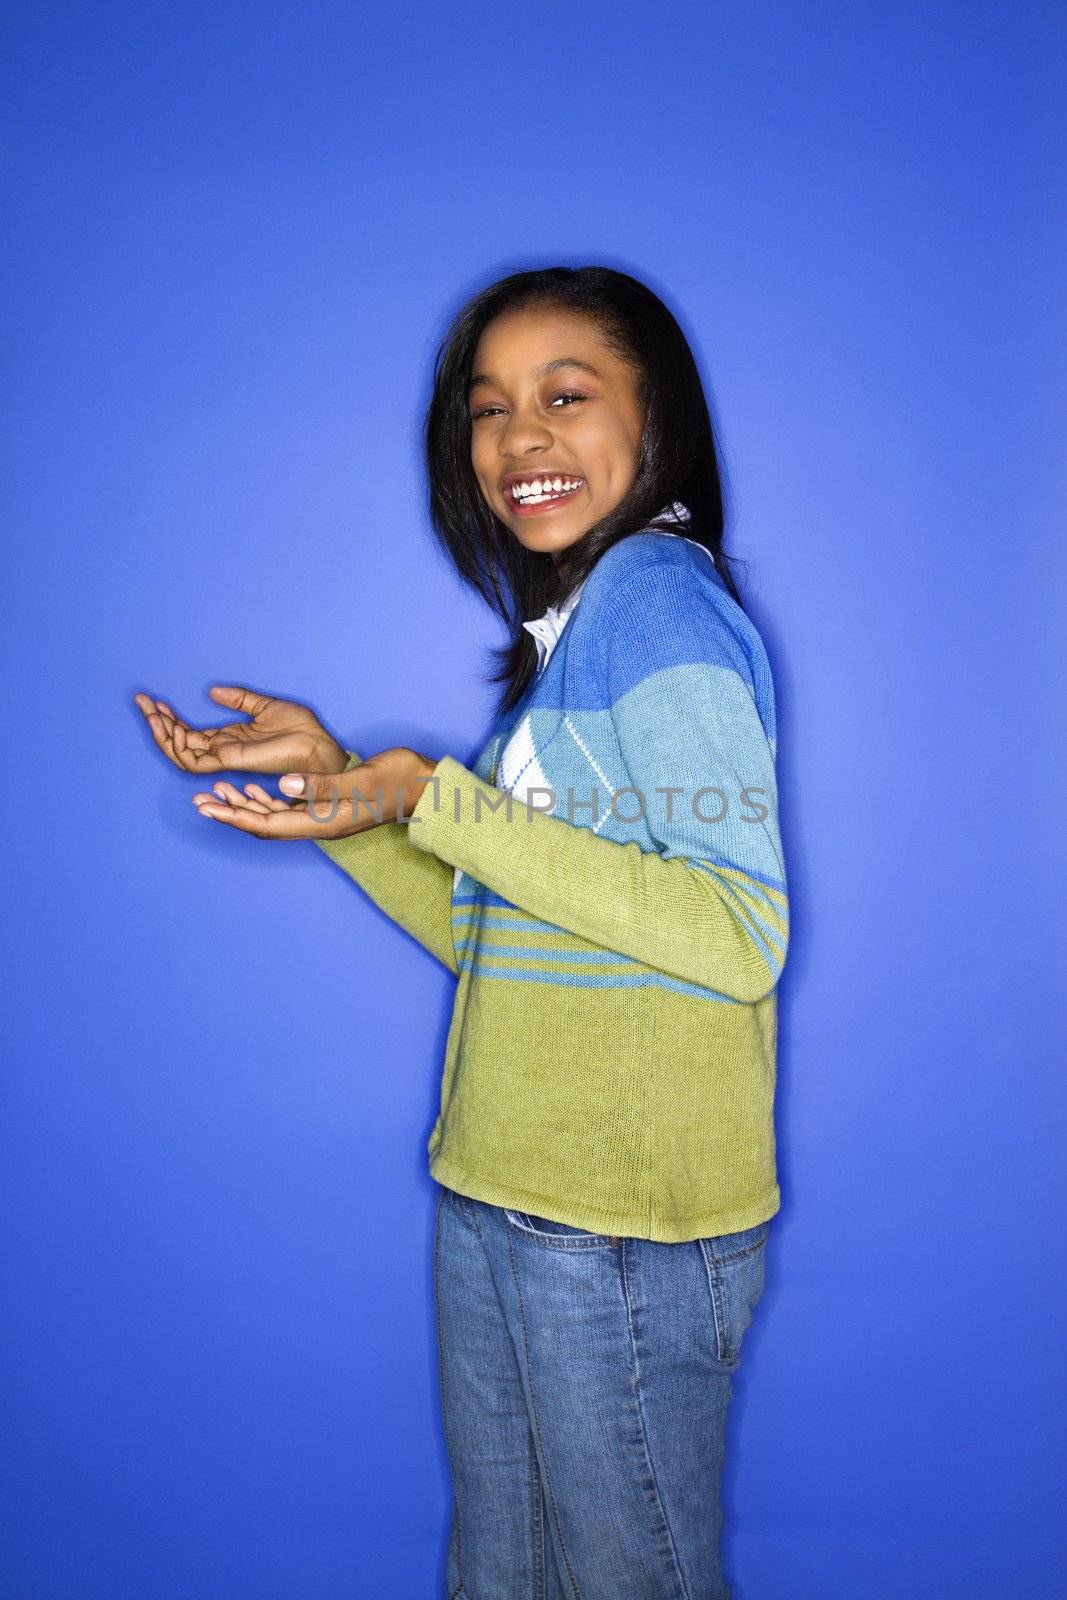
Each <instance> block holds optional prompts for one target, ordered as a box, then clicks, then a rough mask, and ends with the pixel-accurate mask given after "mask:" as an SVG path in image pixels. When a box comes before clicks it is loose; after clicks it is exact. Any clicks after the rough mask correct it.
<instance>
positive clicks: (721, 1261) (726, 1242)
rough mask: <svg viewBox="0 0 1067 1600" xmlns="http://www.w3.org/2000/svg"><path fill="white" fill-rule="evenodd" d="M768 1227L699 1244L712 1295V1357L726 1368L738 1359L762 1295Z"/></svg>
mask: <svg viewBox="0 0 1067 1600" xmlns="http://www.w3.org/2000/svg"><path fill="white" fill-rule="evenodd" d="M768 1226H769V1224H768V1223H767V1222H757V1223H756V1225H755V1226H754V1227H752V1228H743V1229H742V1230H741V1231H740V1232H739V1233H723V1234H719V1235H717V1236H715V1237H710V1238H706V1239H701V1240H699V1241H698V1242H699V1244H700V1249H701V1252H702V1254H703V1257H704V1266H705V1268H706V1270H707V1275H708V1287H709V1289H710V1291H711V1309H712V1315H713V1317H714V1319H715V1354H716V1357H717V1358H718V1360H719V1361H720V1362H722V1364H723V1365H724V1366H727V1367H736V1366H737V1364H738V1362H739V1361H740V1359H741V1343H742V1340H743V1339H744V1337H745V1332H746V1330H747V1329H748V1325H749V1323H750V1322H751V1321H752V1313H753V1311H754V1310H755V1309H756V1305H757V1304H758V1302H759V1299H760V1296H761V1295H762V1293H763V1288H764V1281H765V1273H766V1255H767V1252H766V1244H767V1232H768Z"/></svg>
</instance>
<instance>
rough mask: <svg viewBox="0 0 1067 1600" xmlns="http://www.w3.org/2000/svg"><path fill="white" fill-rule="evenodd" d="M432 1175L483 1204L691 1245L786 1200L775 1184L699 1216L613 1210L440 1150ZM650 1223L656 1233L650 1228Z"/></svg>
mask: <svg viewBox="0 0 1067 1600" xmlns="http://www.w3.org/2000/svg"><path fill="white" fill-rule="evenodd" d="M430 1176H431V1177H432V1178H433V1179H434V1180H435V1181H436V1182H437V1183H440V1184H442V1185H443V1186H444V1187H445V1188H446V1189H455V1190H456V1191H457V1193H459V1194H462V1195H465V1196H466V1197H467V1198H468V1199H469V1200H480V1201H481V1202H482V1203H483V1205H489V1206H498V1207H500V1208H501V1209H504V1210H508V1211H525V1212H530V1213H532V1214H533V1215H534V1216H538V1217H546V1218H547V1219H548V1220H549V1221H552V1222H565V1223H567V1224H568V1226H570V1227H572V1228H583V1229H585V1230H587V1231H588V1232H590V1233H602V1234H605V1235H607V1236H608V1237H610V1238H621V1237H625V1238H633V1239H648V1240H651V1241H652V1242H653V1243H656V1244H687V1243H689V1242H690V1241H691V1240H693V1239H710V1238H718V1237H720V1236H721V1235H723V1234H726V1233H741V1232H742V1231H743V1230H744V1229H746V1228H754V1227H755V1226H756V1225H757V1223H760V1222H767V1221H769V1220H770V1218H771V1217H773V1216H774V1215H775V1214H776V1213H777V1212H778V1211H779V1210H780V1208H781V1204H782V1197H781V1190H780V1188H779V1186H778V1184H777V1183H775V1184H774V1185H773V1186H772V1187H771V1188H770V1189H768V1190H765V1191H764V1193H763V1194H761V1195H759V1196H757V1197H756V1198H755V1199H752V1200H746V1201H743V1202H739V1203H738V1204H736V1205H731V1206H726V1207H723V1208H721V1209H719V1210H718V1211H708V1212H698V1213H697V1214H696V1215H695V1216H694V1215H688V1214H687V1215H685V1216H679V1215H677V1214H676V1213H671V1212H667V1213H665V1212H663V1211H660V1210H658V1209H657V1208H656V1206H655V1205H652V1206H651V1207H648V1206H646V1207H644V1208H643V1210H642V1211H641V1212H640V1213H639V1212H638V1211H636V1210H612V1209H610V1208H608V1207H605V1206H597V1205H586V1204H584V1203H582V1202H578V1203H571V1202H569V1201H564V1200H556V1199H555V1198H553V1197H551V1196H549V1195H543V1194H538V1193H536V1192H535V1191H534V1190H532V1189H523V1188H521V1187H519V1186H518V1185H516V1184H512V1183H499V1182H497V1181H496V1180H494V1179H492V1178H487V1177H485V1176H483V1175H481V1174H479V1173H474V1172H471V1171H470V1170H469V1169H468V1168H465V1167H462V1166H459V1165H458V1164H457V1163H455V1162H452V1161H449V1160H448V1159H447V1157H445V1156H443V1155H441V1154H437V1155H435V1156H433V1157H431V1160H430ZM649 1227H651V1229H652V1231H651V1233H649V1232H648V1231H647V1229H648V1228H649Z"/></svg>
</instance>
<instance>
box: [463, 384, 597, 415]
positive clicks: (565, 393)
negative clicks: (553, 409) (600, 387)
mask: <svg viewBox="0 0 1067 1600" xmlns="http://www.w3.org/2000/svg"><path fill="white" fill-rule="evenodd" d="M588 398H589V396H588V395H585V394H581V393H580V392H579V391H578V390H577V389H561V390H559V392H558V393H556V394H554V395H553V396H552V404H553V405H555V403H556V401H557V400H571V401H574V400H588ZM503 409H504V408H503V406H484V407H483V408H482V410H481V411H472V412H471V421H472V422H477V421H478V419H479V417H491V416H493V414H494V413H495V412H497V411H502V410H503ZM568 409H569V407H568Z"/></svg>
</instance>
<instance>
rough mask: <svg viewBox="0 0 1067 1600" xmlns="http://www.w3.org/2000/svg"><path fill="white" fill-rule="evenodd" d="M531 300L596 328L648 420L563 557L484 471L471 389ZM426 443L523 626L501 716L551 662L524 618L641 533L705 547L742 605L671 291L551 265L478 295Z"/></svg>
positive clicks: (699, 388) (459, 319)
mask: <svg viewBox="0 0 1067 1600" xmlns="http://www.w3.org/2000/svg"><path fill="white" fill-rule="evenodd" d="M529 306H537V307H542V306H558V307H561V308H562V309H565V310H569V311H578V312H581V313H583V314H584V315H585V316H587V317H589V318H590V319H591V320H592V321H593V322H595V324H596V326H597V331H598V332H599V334H600V336H601V338H602V339H603V340H604V341H605V343H606V344H607V345H608V346H609V348H610V349H611V350H612V351H613V352H614V353H615V354H616V355H617V356H619V358H620V359H621V360H623V361H626V362H627V363H628V364H629V365H630V366H631V368H632V369H633V371H634V373H635V376H636V382H637V395H638V400H639V402H640V404H641V406H642V409H643V411H644V417H645V422H644V432H643V434H642V439H641V449H640V453H639V458H638V463H637V472H636V475H635V478H634V482H633V484H632V486H631V488H630V491H629V493H628V494H627V495H626V496H625V497H624V498H623V499H622V500H621V501H620V502H619V504H618V505H617V506H615V507H614V509H613V510H612V511H610V512H609V513H608V514H607V516H604V517H601V518H600V520H599V521H598V522H595V523H594V524H593V526H592V527H591V528H588V529H587V530H586V532H585V533H584V534H583V535H582V537H581V538H580V539H578V540H577V541H576V542H575V543H574V544H573V545H570V546H568V547H567V549H565V550H563V551H557V552H555V559H553V556H552V555H551V554H549V553H548V552H543V551H535V550H528V549H527V548H526V547H525V545H523V544H521V543H520V541H519V540H518V539H517V538H516V537H515V535H514V534H513V533H512V531H511V529H510V528H508V527H507V526H506V525H505V524H504V523H503V522H502V521H501V520H500V518H499V517H498V516H497V515H496V514H495V512H494V511H493V510H492V508H491V507H490V506H489V505H488V504H487V503H486V501H485V500H484V498H483V497H482V493H481V490H480V488H479V487H478V480H477V478H476V476H475V473H474V468H473V465H472V464H471V419H470V411H469V395H468V384H469V381H470V377H471V370H472V363H473V360H474V352H475V349H476V347H477V344H478V340H479V338H480V337H481V334H482V331H483V329H485V328H486V327H487V326H488V324H489V323H490V322H491V321H492V320H493V318H494V317H496V316H499V315H500V314H501V312H504V311H511V310H513V309H516V308H518V307H529ZM423 444H424V449H425V456H426V465H427V477H428V487H429V512H430V521H431V523H432V525H433V528H434V531H435V534H436V536H437V538H438V539H439V541H440V542H441V544H442V545H443V546H444V548H445V550H446V551H447V553H448V555H449V556H450V557H451V559H452V562H453V564H454V565H455V567H456V569H457V571H458V572H459V574H460V577H461V578H462V579H463V581H464V582H465V583H467V584H468V585H470V587H472V588H473V589H475V590H476V591H477V593H478V594H480V595H481V596H482V598H483V599H484V600H485V601H486V602H487V604H488V605H489V606H490V607H491V608H492V609H493V610H494V611H495V612H496V613H497V614H498V615H499V616H500V617H502V618H503V620H504V621H505V623H507V625H508V627H509V629H510V630H511V634H512V638H511V642H510V643H509V644H507V645H504V646H503V647H502V648H498V649H494V650H493V651H492V654H493V655H494V656H496V657H498V658H499V659H498V663H497V666H496V668H495V670H493V671H491V672H490V673H488V674H487V680H486V681H488V682H490V683H498V684H500V683H502V684H504V685H505V689H504V692H503V694H502V695H501V697H500V702H499V706H498V710H499V711H501V712H503V711H506V710H508V709H510V708H511V707H513V706H514V705H516V704H517V702H518V701H519V700H520V699H521V697H522V695H523V693H524V691H525V689H526V687H527V685H528V684H529V682H530V680H531V678H532V677H533V675H534V672H535V669H536V666H537V647H536V644H535V642H534V639H533V637H532V635H531V634H530V633H529V631H528V630H527V629H526V628H524V627H523V626H522V623H523V622H524V621H525V620H527V619H530V618H533V617H539V616H541V615H542V613H543V612H544V610H545V608H546V607H547V606H550V605H551V606H559V605H560V604H561V603H562V601H563V600H564V599H565V598H566V596H567V595H569V594H570V592H571V591H572V589H573V588H574V587H575V586H576V585H577V584H579V583H580V582H581V581H582V579H583V578H585V577H587V576H588V574H589V572H590V571H591V570H592V568H593V566H594V565H595V563H596V562H597V560H598V559H599V558H600V556H602V555H603V554H604V551H605V550H607V549H608V548H609V547H610V546H611V545H613V544H616V543H617V542H618V541H619V540H620V539H624V538H626V537H627V536H628V535H629V534H633V533H640V532H641V531H642V530H643V529H646V528H654V527H656V528H665V529H666V530H667V531H668V532H673V533H676V534H677V533H684V534H685V536H686V537H687V538H691V539H695V540H697V542H698V543H700V544H702V545H704V546H705V547H706V549H707V550H709V551H710V553H711V555H712V556H713V557H714V560H715V565H716V567H717V568H718V570H719V572H720V573H721V574H722V577H723V580H724V582H725V584H726V586H727V589H728V590H729V592H730V594H731V595H732V596H733V598H734V599H735V600H736V601H737V603H738V605H741V603H742V602H741V597H740V594H739V593H738V590H737V586H736V584H735V582H734V579H733V575H732V573H731V571H730V564H731V558H730V557H729V556H727V554H726V552H725V551H724V550H723V531H724V511H723V478H722V474H721V470H720V463H719V459H718V451H717V448H716V443H715V435H714V432H713V429H712V425H711V416H710V414H709V411H708V403H707V399H706V397H705V394H704V388H703V385H702V383H701V381H700V373H699V372H698V370H697V364H696V361H695V360H694V357H693V352H692V350H691V349H690V348H689V343H688V341H687V339H686V337H685V334H684V333H683V332H682V330H681V328H680V326H679V325H678V322H677V320H676V319H675V317H674V316H673V314H672V313H671V312H670V311H669V310H668V308H667V307H666V306H665V305H664V303H663V301H662V300H661V299H660V298H659V296H658V295H656V294H655V293H653V291H652V290H651V289H649V288H648V287H647V285H645V284H643V283H641V282H640V281H639V280H638V279H637V278H632V277H630V276H629V274H628V273H625V272H617V271H616V270H615V269H614V268H612V267H563V266H560V267H543V268H540V269H538V270H534V271H528V272H515V273H512V274H511V275H510V276H508V277H506V278H501V279H500V280H499V281H498V282H496V283H493V284H490V286H489V287H488V288H486V289H483V290H481V291H480V293H478V294H476V295H475V296H474V298H473V299H472V300H470V301H468V303H467V304H466V305H465V306H464V307H463V308H462V309H461V310H460V311H459V312H458V313H457V314H456V315H455V317H454V318H453V319H452V322H451V324H450V325H449V328H448V330H447V332H446V334H445V337H444V339H443V341H442V343H441V345H440V347H439V349H438V351H437V356H436V360H435V363H434V383H433V396H432V399H431V401H430V405H429V409H428V411H427V414H426V420H425V424H424V432H423ZM677 502H681V504H682V505H683V506H685V507H686V509H687V510H688V512H689V519H688V521H687V522H685V523H679V522H678V521H677V520H675V519H674V518H673V517H668V518H666V519H661V518H660V517H659V513H661V512H664V511H665V510H668V509H669V508H671V507H672V506H674V505H675V504H676V503H677ZM734 559H736V558H734Z"/></svg>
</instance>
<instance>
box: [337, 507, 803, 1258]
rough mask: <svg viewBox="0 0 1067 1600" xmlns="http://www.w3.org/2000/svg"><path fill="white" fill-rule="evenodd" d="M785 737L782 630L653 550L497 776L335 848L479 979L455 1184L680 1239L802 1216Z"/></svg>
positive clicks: (489, 761)
mask: <svg viewBox="0 0 1067 1600" xmlns="http://www.w3.org/2000/svg"><path fill="white" fill-rule="evenodd" d="M775 749H776V745H775V721H774V697H773V686H772V682H771V676H770V669H769V665H768V663H767V660H766V656H765V653H764V651H763V646H762V642H761V640H760V638H759V635H758V633H757V631H756V629H755V628H754V626H753V625H752V623H751V621H750V620H749V619H748V618H747V616H746V615H745V613H744V612H743V611H742V610H741V608H740V607H739V606H737V605H736V603H735V602H734V601H733V599H732V598H731V597H730V596H729V594H728V593H727V591H726V590H725V587H724V586H723V585H722V582H721V579H720V578H719V576H718V574H717V573H716V572H715V571H714V569H713V564H712V563H711V562H710V561H708V560H707V554H706V552H705V551H704V550H702V549H697V548H695V547H694V546H692V545H690V544H688V541H683V540H677V539H672V538H664V537H662V536H657V535H653V534H651V533H650V534H648V535H647V536H646V535H643V534H640V535H633V536H630V537H628V538H627V539H625V540H623V541H621V542H620V543H619V544H617V545H615V546H612V547H611V548H610V549H609V550H608V551H607V552H606V553H605V554H604V556H602V557H601V560H600V561H599V562H598V563H597V565H596V567H595V568H594V569H593V572H592V573H591V574H590V577H589V579H588V580H587V584H586V587H585V590H584V592H583V597H582V602H581V604H580V605H579V606H578V607H577V608H576V609H575V611H574V613H573V615H572V616H571V617H570V619H569V620H568V622H567V624H566V627H565V628H564V630H563V632H562V634H561V636H560V638H559V641H558V643H557V645H556V648H555V650H554V651H553V653H552V655H551V658H550V659H549V661H548V664H547V666H546V668H545V670H544V672H543V673H541V674H540V675H539V676H538V678H537V679H536V680H535V681H534V683H533V684H532V685H531V687H530V688H529V689H528V691H527V694H526V695H525V696H524V697H523V700H522V702H521V703H520V705H519V706H518V707H516V708H515V709H514V711H513V712H512V713H511V714H510V715H507V716H504V717H502V718H500V719H498V721H497V723H496V725H495V727H494V729H493V733H492V736H491V738H490V739H489V740H488V742H487V743H486V744H485V746H484V747H483V748H482V750H481V751H480V753H479V754H478V756H477V758H476V760H475V762H474V764H473V768H468V767H466V766H464V765H463V764H462V763H461V762H459V761H457V760H455V759H454V758H453V757H452V756H448V755H446V756H444V757H442V758H441V760H440V761H438V763H437V766H436V770H435V773H434V777H433V779H432V780H431V781H430V782H428V783H427V785H426V787H425V789H424V790H423V793H422V795H421V797H420V798H419V801H418V803H417V805H416V806H415V808H414V811H413V813H412V815H411V817H410V818H409V819H408V821H407V822H400V823H398V822H395V821H393V822H388V823H383V824H378V825H377V826H374V827H371V828H367V829H364V830H363V831H362V832H360V833H358V834H355V835H353V836H352V837H351V838H348V839H340V840H322V841H317V842H318V843H319V846H320V848H321V849H322V850H324V851H325V852H326V854H327V855H329V856H330V857H331V858H332V859H333V860H334V861H335V862H337V864H338V865H340V866H341V867H342V868H343V869H344V870H345V871H346V872H347V873H348V874H349V875H350V876H351V877H352V878H353V879H354V880H355V881H356V882H357V883H359V884H360V885H361V886H362V887H363V888H364V889H365V890H366V892H367V893H368V894H369V895H370V897H371V899H373V900H374V901H375V903H376V904H377V905H378V906H380V907H381V909H382V910H384V911H385V912H386V913H387V914H388V915H389V916H390V917H392V918H393V920H394V921H396V922H397V923H398V924H399V925H400V926H401V927H403V928H405V929H406V930H407V931H408V932H409V933H411V934H412V935H413V937H414V938H416V939H417V940H418V941H419V942H420V943H421V944H423V945H424V946H425V948H426V949H428V950H430V951H431V952H432V953H433V954H434V955H436V956H437V958H438V959H439V960H440V961H441V962H442V963H443V964H444V965H445V966H446V967H447V968H448V969H449V971H450V972H452V973H453V974H455V975H456V977H457V979H458V982H457V985H456V991H455V996H454V1001H453V1010H452V1018H451V1024H450V1027H449V1033H448V1039H447V1043H446V1049H445V1061H444V1065H443V1071H442V1079H441V1098H440V1111H439V1114H438V1117H437V1120H436V1122H435V1125H434V1128H433V1131H432V1133H431V1135H430V1138H429V1141H428V1153H429V1158H430V1171H431V1174H432V1175H433V1177H434V1178H436V1179H437V1181H438V1182H440V1183H443V1184H446V1185H447V1186H449V1187H450V1188H453V1189H456V1190H457V1191H459V1192H460V1193H461V1194H465V1195H469V1196H471V1197H472V1198H474V1199H478V1200H482V1201H484V1202H486V1203H488V1204H490V1205H497V1206H501V1207H505V1208H508V1209H514V1210H516V1211H523V1212H528V1213H531V1214H534V1215H538V1216H543V1217H547V1218H551V1219H553V1220H555V1221H558V1222H564V1223H569V1224H570V1225H571V1226H573V1227H576V1228H579V1229H583V1230H588V1231H590V1232H593V1233H598V1234H605V1235H609V1236H612V1237H617V1236H623V1235H625V1236H634V1237H640V1238H646V1239H652V1240H657V1241H661V1242H664V1243H676V1242H682V1241H685V1240H691V1239H695V1238H700V1237H705V1236H718V1235H722V1234H726V1233H732V1232H736V1231H740V1230H741V1229H744V1228H749V1227H752V1226H754V1225H755V1224H756V1223H759V1222H762V1221H764V1220H766V1219H767V1218H769V1217H771V1216H773V1215H774V1213H775V1212H776V1211H777V1210H778V1209H779V1206H780V1203H781V1197H780V1192H779V1188H778V1183H777V1174H776V1152H775V1131H774V1098H775V1079H776V1047H777V984H778V980H779V977H780V975H781V972H782V968H783V965H784V962H785V956H786V950H787V947H788V942H789V903H788V895H787V890H786V882H785V869H784V862H783V856H782V851H781V842H780V839H779V835H778V820H777V788H776V778H775ZM358 761H359V757H358V755H356V754H355V753H354V752H353V753H352V755H351V757H350V761H349V766H350V767H351V766H354V765H356V764H357V763H358ZM546 786H547V788H546ZM546 794H547V797H548V803H547V804H546V803H545V796H546ZM637 794H639V795H640V796H641V797H643V809H642V810H641V813H640V815H639V816H638V817H636V818H634V801H633V797H634V795H637ZM624 796H626V797H628V798H627V799H626V800H625V801H624V798H623V797H624ZM667 796H674V799H673V801H672V800H670V799H669V798H666V797H667ZM698 797H699V804H698ZM607 802H610V807H611V809H610V810H609V811H608V812H606V813H605V803H607ZM631 819H632V820H631Z"/></svg>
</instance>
